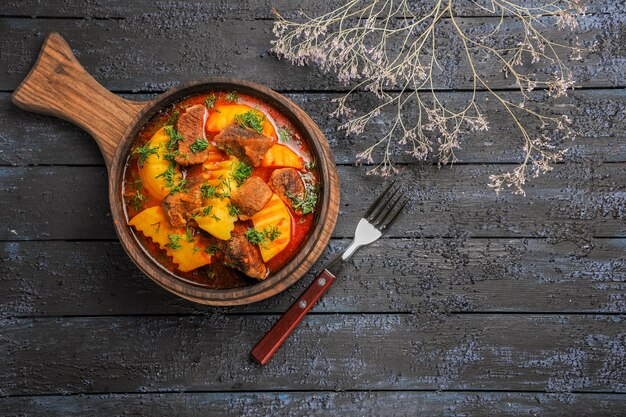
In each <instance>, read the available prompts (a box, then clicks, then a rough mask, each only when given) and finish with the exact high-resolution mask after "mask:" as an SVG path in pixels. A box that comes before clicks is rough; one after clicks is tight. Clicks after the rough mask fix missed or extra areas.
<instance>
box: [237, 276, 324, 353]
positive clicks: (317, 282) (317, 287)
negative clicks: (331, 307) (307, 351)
mask: <svg viewBox="0 0 626 417" xmlns="http://www.w3.org/2000/svg"><path fill="white" fill-rule="evenodd" d="M333 281H335V276H334V275H333V274H331V273H330V272H328V270H327V269H323V270H322V272H320V273H319V275H318V276H316V277H315V279H314V280H313V282H311V284H310V285H309V286H308V288H307V289H306V290H305V291H304V292H303V293H302V294H301V295H300V296H299V297H298V298H296V300H295V301H294V302H293V304H292V305H291V307H289V308H288V309H287V311H285V312H284V313H283V315H282V316H281V317H280V318H279V319H278V320H277V321H276V323H274V325H272V328H271V329H270V330H269V331H268V332H267V333H266V334H265V336H263V338H262V339H261V340H260V341H259V342H258V343H257V344H256V346H255V347H254V348H253V349H252V352H251V353H250V356H252V358H253V359H254V360H256V361H257V362H258V363H260V364H261V365H266V364H267V363H268V362H269V361H270V359H272V356H274V353H276V351H277V350H278V349H279V348H280V346H281V345H282V344H283V343H284V342H285V340H287V338H288V337H289V335H290V334H291V333H292V332H293V331H294V330H295V328H296V327H297V326H298V324H300V322H301V321H302V319H303V318H304V316H305V315H306V314H307V313H308V312H309V311H311V309H312V308H313V307H314V306H315V304H316V303H317V301H318V300H319V299H320V298H321V297H322V296H323V295H324V294H325V293H326V291H328V288H330V286H331V284H332V283H333Z"/></svg>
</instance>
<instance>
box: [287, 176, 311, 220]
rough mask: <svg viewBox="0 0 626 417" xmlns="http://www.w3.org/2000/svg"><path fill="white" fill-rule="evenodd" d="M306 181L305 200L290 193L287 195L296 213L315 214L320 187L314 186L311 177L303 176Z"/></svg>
mask: <svg viewBox="0 0 626 417" xmlns="http://www.w3.org/2000/svg"><path fill="white" fill-rule="evenodd" d="M302 180H303V181H304V185H305V187H304V198H300V197H298V196H296V195H293V194H291V193H289V192H287V193H286V195H287V197H289V199H290V200H291V205H292V207H293V209H294V210H295V211H299V212H300V213H302V214H309V213H313V211H314V210H315V206H317V194H318V187H317V185H316V184H313V182H312V180H311V177H310V175H306V176H305V175H302Z"/></svg>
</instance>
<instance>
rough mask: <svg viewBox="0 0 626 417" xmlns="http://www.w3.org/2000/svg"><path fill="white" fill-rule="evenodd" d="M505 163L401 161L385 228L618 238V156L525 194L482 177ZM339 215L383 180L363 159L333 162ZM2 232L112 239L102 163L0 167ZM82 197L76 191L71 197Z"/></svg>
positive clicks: (401, 232)
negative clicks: (401, 195)
mask: <svg viewBox="0 0 626 417" xmlns="http://www.w3.org/2000/svg"><path fill="white" fill-rule="evenodd" d="M512 167H513V166H510V165H485V166H474V165H454V166H452V167H448V168H444V169H438V168H437V167H436V166H433V165H406V166H402V167H400V173H399V174H398V179H399V180H400V181H402V182H404V183H405V184H406V186H407V194H408V195H409V196H410V198H411V203H410V204H409V205H408V206H407V209H406V211H405V215H403V216H401V217H400V218H399V219H398V221H397V223H396V224H395V225H394V227H392V228H391V229H390V230H389V233H388V236H393V237H432V236H457V235H458V234H459V233H462V234H465V235H467V236H474V237H550V238H552V239H556V240H568V239H572V238H577V239H578V238H584V237H585V236H589V237H624V236H626V223H625V220H624V215H625V212H624V211H625V209H626V193H625V190H626V183H625V182H624V173H625V172H626V165H624V164H621V163H620V164H597V163H595V162H585V163H580V164H564V165H557V166H555V168H554V170H553V171H552V172H551V173H549V174H547V175H544V176H541V177H539V178H536V179H533V181H532V182H530V183H529V184H528V185H527V187H526V193H527V195H526V197H523V196H518V195H512V194H503V195H500V196H498V195H496V194H495V193H494V192H493V191H492V190H491V189H489V188H488V187H487V186H486V184H487V183H488V181H489V175H491V174H496V173H501V172H506V171H507V170H510V169H512ZM338 171H339V178H340V183H341V192H342V201H341V206H340V216H341V221H340V222H339V223H338V225H337V227H336V229H335V233H334V237H352V235H353V232H354V227H355V225H356V223H357V221H358V219H359V218H360V217H361V215H362V214H363V213H364V212H365V209H366V208H367V207H368V206H369V204H370V203H371V202H372V201H373V200H374V198H375V196H376V195H377V192H378V191H379V190H382V188H381V187H382V186H383V184H384V183H385V179H384V178H381V177H377V176H367V175H364V173H365V171H366V169H365V167H352V166H340V167H339V170H338ZM0 191H2V192H3V194H4V198H3V199H2V200H0V224H2V225H4V227H3V228H2V230H0V239H2V240H33V239H34V240H37V239H57V240H58V239H62V240H67V239H114V238H115V237H116V236H115V232H114V231H113V226H112V222H111V219H110V212H109V205H108V201H107V198H108V195H107V178H106V169H105V168H103V167H29V168H0ZM77 196H80V198H77Z"/></svg>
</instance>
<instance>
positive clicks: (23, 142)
mask: <svg viewBox="0 0 626 417" xmlns="http://www.w3.org/2000/svg"><path fill="white" fill-rule="evenodd" d="M340 3H342V2H341V1H340V0H328V1H317V0H302V1H297V2H294V1H290V0H259V1H251V0H232V1H218V2H207V1H200V0H176V1H171V0H155V1H148V0H137V1H127V0H124V1H122V0H111V1H107V2H102V1H99V0H86V1H79V0H67V1H63V2H55V1H39V0H20V1H17V0H7V1H5V2H3V5H2V7H0V33H1V34H2V36H0V52H1V54H0V358H1V359H0V415H2V416H5V415H6V416H16V417H17V416H20V417H24V416H57V415H63V416H84V415H90V416H91V415H93V416H107V417H108V416H118V415H120V416H121V415H127V416H128V415H137V416H139V415H151V416H166V415H167V416H172V415H191V416H195V415H197V416H200V415H202V416H220V417H221V416H230V415H232V416H257V415H286V416H301V415H307V416H309V415H310V416H326V415H328V416H363V415H372V416H378V415H380V416H408V415H411V416H413V415H426V416H431V415H433V416H434V415H442V416H498V417H499V416H519V415H531V416H562V415H568V416H592V417H596V416H599V417H602V416H623V415H625V414H626V383H625V381H626V351H625V350H624V346H626V332H625V330H624V329H625V327H624V320H625V319H626V316H624V313H626V257H625V254H626V220H625V209H626V164H624V162H626V136H625V133H624V132H626V118H625V117H624V115H625V114H626V65H624V63H625V62H626V29H625V25H626V9H624V7H623V4H621V2H606V1H601V0H588V1H586V2H585V3H586V5H587V6H588V8H589V15H588V16H586V17H584V18H582V19H581V20H580V22H581V27H580V29H579V30H578V31H577V33H575V34H572V33H571V32H569V31H563V30H559V29H558V28H557V27H556V26H555V25H554V24H553V21H551V20H545V22H546V23H547V25H548V26H547V27H546V28H544V29H543V33H544V35H546V37H548V38H551V39H552V40H556V41H561V42H566V43H568V42H570V41H573V40H574V39H575V37H576V36H578V37H579V39H580V40H581V41H583V42H589V43H591V42H596V44H597V46H596V49H595V51H593V52H590V53H588V54H586V55H585V56H584V59H583V60H582V61H579V62H574V63H572V68H573V70H574V75H575V78H576V81H577V84H576V86H577V87H579V89H577V90H576V91H574V92H572V93H571V94H570V95H569V96H568V97H564V98H559V99H557V100H544V99H538V100H537V101H536V102H534V103H529V104H528V106H529V107H532V108H534V109H538V110H540V111H541V112H542V113H546V114H567V115H569V116H570V117H571V118H572V120H573V122H574V123H573V127H574V129H575V130H577V131H578V133H579V139H578V140H577V141H575V142H571V143H563V144H559V146H562V147H567V148H569V149H570V151H569V154H568V156H567V158H566V161H565V162H564V163H562V164H558V165H557V166H555V169H554V171H552V172H551V173H548V174H547V175H545V176H542V177H540V178H537V179H533V180H532V181H531V182H529V183H528V185H527V186H526V192H527V196H526V197H521V196H513V195H510V194H505V195H501V196H497V195H495V194H494V193H493V192H492V191H491V190H490V189H488V188H487V187H486V183H487V182H488V177H489V175H491V174H496V173H501V172H505V171H508V170H511V169H513V168H514V167H515V165H514V164H516V163H518V162H519V160H520V158H521V154H520V150H519V142H518V140H517V133H516V132H515V130H514V129H513V126H512V125H511V123H510V122H509V121H508V120H507V118H506V117H505V115H504V114H503V113H502V112H501V111H500V110H499V108H498V107H497V106H496V105H495V103H494V101H493V100H489V99H488V96H487V94H486V93H485V92H481V93H479V95H478V102H479V103H481V104H482V106H483V107H482V108H483V109H484V111H485V113H486V114H488V115H489V116H490V127H491V129H490V130H489V131H488V132H481V133H474V134H471V135H465V136H466V137H464V138H463V143H462V145H463V148H462V149H461V150H459V151H458V153H457V156H458V157H459V158H460V159H461V163H459V164H457V165H454V166H452V167H444V168H442V169H439V168H438V167H437V166H436V165H435V160H434V159H432V158H431V159H429V160H428V161H426V162H425V163H416V162H415V161H414V160H412V159H411V157H410V156H408V155H406V154H405V153H404V151H403V150H402V149H397V150H396V156H397V158H396V159H395V160H396V161H397V162H399V163H401V165H400V174H399V179H400V180H402V181H404V182H405V183H406V184H407V187H408V188H409V194H410V196H411V204H410V207H409V208H408V210H407V212H406V214H405V215H404V216H403V217H401V219H400V221H399V223H398V224H397V225H396V226H395V227H394V228H393V229H392V230H391V231H390V234H389V238H386V239H382V240H380V241H378V242H376V243H375V244H374V245H372V247H369V248H365V249H363V250H362V251H360V252H359V253H357V254H356V256H355V257H354V258H353V259H352V260H351V262H350V265H349V266H348V267H347V269H346V270H345V273H344V275H343V276H341V277H340V278H339V279H338V280H337V281H336V282H335V284H334V285H333V286H332V287H331V289H330V291H329V292H328V294H327V295H326V296H325V297H324V298H323V299H322V300H321V302H320V304H319V305H317V306H316V307H315V308H314V310H313V311H312V314H311V315H309V316H307V317H306V318H305V321H304V322H303V325H302V326H301V327H299V328H298V329H297V330H296V332H295V333H294V334H293V336H292V337H291V338H290V339H289V340H288V341H287V342H286V344H285V345H284V346H283V347H282V348H281V350H279V352H278V353H277V355H276V356H275V357H274V359H273V360H272V361H271V362H270V364H269V365H268V366H267V367H260V366H258V365H256V364H255V363H254V362H253V361H252V360H250V358H249V352H250V349H251V348H252V347H253V346H254V345H255V344H256V342H257V341H258V340H259V339H260V337H261V336H262V335H263V334H264V333H265V332H266V331H267V330H268V329H269V328H270V327H271V325H272V324H273V323H274V321H275V320H276V319H277V318H278V315H279V314H280V313H282V312H283V311H284V310H285V309H286V308H287V307H288V306H289V305H290V304H291V303H292V302H293V300H294V299H295V298H296V297H297V296H298V295H299V294H300V293H301V292H302V291H303V290H304V288H305V287H306V286H307V284H308V283H309V281H310V280H311V279H312V278H313V276H314V275H313V274H314V273H315V272H317V271H318V270H319V268H320V267H321V266H322V265H323V264H324V263H325V262H327V261H328V260H329V259H330V258H331V256H332V255H333V254H334V253H336V252H337V251H338V250H339V249H340V248H342V247H345V245H346V244H347V243H348V241H347V239H346V238H347V237H350V236H351V235H352V232H353V227H354V224H355V223H356V221H357V219H358V217H359V216H360V214H361V213H362V212H363V210H364V208H365V207H367V206H368V205H369V203H370V202H371V201H372V200H373V199H374V197H375V195H376V194H377V191H378V190H380V189H381V187H382V185H383V184H384V183H386V182H387V180H386V179H382V178H378V177H371V176H366V175H365V171H366V169H367V167H361V166H352V165H353V164H354V162H355V161H354V155H355V154H356V153H357V152H358V151H359V150H361V149H363V148H365V147H367V146H369V145H371V144H373V143H374V142H375V141H376V140H377V139H378V138H379V137H380V136H381V135H382V133H383V132H384V130H385V128H386V124H387V123H388V122H389V121H390V117H391V114H390V113H389V112H383V113H382V114H381V116H380V117H379V120H378V123H377V124H374V125H372V126H370V128H369V129H368V131H367V133H366V134H365V135H363V137H362V138H359V139H353V138H345V137H344V135H343V133H342V132H339V131H338V130H337V128H338V125H339V124H340V120H337V119H335V118H332V117H330V116H328V114H329V113H330V112H331V111H332V110H333V109H334V106H333V104H332V103H331V100H332V99H333V98H336V97H338V96H339V95H340V93H341V92H342V91H346V86H344V85H342V84H340V83H339V82H337V80H335V79H334V77H333V76H332V75H327V74H322V73H320V72H319V71H318V70H317V69H315V68H311V67H304V68H303V67H294V66H292V65H291V64H289V63H288V62H285V61H279V60H277V59H276V58H275V57H274V56H272V55H271V54H270V53H269V48H270V41H271V40H272V39H273V38H274V36H273V34H272V33H271V28H272V25H273V21H272V18H273V16H272V14H271V9H272V7H276V8H277V9H279V10H280V11H281V12H282V13H284V14H285V15H286V16H289V17H296V16H298V13H299V10H300V9H302V10H303V11H304V12H305V13H308V14H311V15H319V14H321V13H324V12H328V11H330V10H332V9H333V8H335V7H336V6H337V5H338V4H340ZM538 3H545V2H543V1H539V0H528V1H527V2H525V4H527V5H536V4H538ZM427 6H428V4H427V3H420V2H416V3H415V4H414V7H416V8H417V9H418V10H420V8H423V7H427ZM455 10H456V11H457V12H458V13H459V15H461V16H466V17H465V18H462V19H461V21H462V24H463V27H464V28H467V30H468V31H469V32H471V33H472V35H476V36H478V35H480V34H483V33H488V32H489V31H490V30H491V29H493V27H494V25H495V24H497V22H498V19H497V18H493V17H484V15H485V12H484V11H481V10H480V9H479V8H477V7H476V6H473V5H472V2H467V1H462V2H459V4H458V6H457V7H456V9H455ZM31 17H40V18H31ZM398 21H400V19H398ZM450 30H451V28H450V25H446V24H444V27H443V28H442V31H441V33H440V36H441V43H440V48H441V50H442V51H444V52H445V54H444V55H445V57H443V59H442V63H443V64H444V67H445V68H446V69H447V71H446V72H445V73H439V74H437V75H436V87H437V88H439V89H441V90H449V91H443V92H442V93H441V97H442V98H443V100H444V101H445V102H446V103H448V104H449V105H451V106H453V107H454V106H461V105H463V104H464V103H466V102H467V100H468V97H469V93H468V92H467V91H464V90H465V89H468V88H470V87H471V78H470V77H469V76H468V74H469V68H468V62H467V59H466V58H464V57H463V53H462V52H463V51H462V47H461V45H460V44H459V43H458V42H457V43H455V42H453V41H451V40H450V39H449V35H450ZM51 31H58V32H61V34H62V35H63V36H65V37H66V39H67V40H68V42H69V44H70V46H71V47H72V48H73V50H74V51H75V53H76V55H77V58H78V59H79V60H80V62H81V63H82V64H84V66H85V68H86V69H87V70H88V71H89V72H90V73H92V74H93V75H94V76H95V78H96V79H97V80H98V81H100V82H101V83H103V85H104V86H105V87H107V88H109V89H112V90H114V91H116V92H118V93H120V94H122V95H123V96H124V97H126V98H129V99H133V100H141V99H148V98H150V97H153V96H154V94H156V93H159V92H162V91H164V90H166V89H168V88H170V87H171V86H174V85H177V84H178V83H180V82H185V81H192V80H196V79H198V78H202V77H207V76H212V75H232V76H236V77H238V78H243V79H249V80H252V81H257V82H260V83H262V84H265V85H267V86H269V87H271V88H274V89H276V90H278V91H281V92H283V93H285V94H286V95H287V96H288V97H289V98H291V99H292V100H294V101H295V102H296V103H298V104H299V105H300V106H301V107H302V108H303V109H304V110H305V111H306V112H307V113H309V114H310V115H311V116H312V117H313V119H314V120H315V121H316V122H317V123H318V124H319V125H320V127H321V128H322V130H323V131H324V133H325V135H326V136H327V137H328V139H329V142H330V144H331V146H332V148H333V152H334V155H335V162H336V163H337V164H339V165H340V167H339V175H340V180H341V188H342V203H341V212H340V222H339V225H338V227H337V228H336V230H335V233H334V238H333V239H332V240H331V244H330V246H329V248H328V249H327V250H326V252H325V254H324V255H323V256H322V258H321V259H320V261H318V263H317V265H316V266H315V267H314V268H313V269H312V271H311V272H310V273H309V274H308V275H307V276H306V277H305V278H304V279H302V280H301V281H300V282H298V283H297V284H296V285H294V286H293V287H292V288H290V289H288V290H287V291H285V292H284V293H282V294H279V295H278V296H276V297H273V298H271V299H269V300H265V301H263V302H260V303H256V304H252V305H249V306H241V307H234V308H210V307H205V306H201V305H197V304H193V303H190V302H187V301H185V300H182V299H180V298H177V297H175V296H173V295H172V294H170V293H168V292H166V291H165V290H163V289H161V288H160V287H158V286H157V285H156V284H154V283H152V282H151V281H150V280H149V279H148V278H147V277H145V276H144V275H143V274H142V273H141V272H140V271H139V270H138V269H137V268H136V267H135V266H134V265H133V264H132V262H131V261H130V260H129V258H128V257H127V256H126V255H125V253H124V251H123V249H122V248H121V246H120V244H119V242H118V241H117V239H116V236H115V233H114V231H113V228H112V225H111V219H110V215H109V208H108V201H107V190H106V182H107V177H106V168H105V167H104V165H103V160H102V157H101V155H100V154H99V151H98V149H97V146H96V145H95V143H93V140H92V139H91V138H89V136H88V135H87V134H85V133H83V132H81V131H80V130H79V129H78V128H76V127H74V126H71V125H69V124H68V123H67V122H63V121H60V120H56V119H53V118H50V117H45V116H39V115H34V114H30V113H26V112H23V111H22V110H19V109H17V108H15V107H14V106H13V105H12V104H11V103H10V94H11V92H12V91H13V90H14V89H15V88H16V86H17V85H18V83H19V82H20V81H21V80H22V79H23V78H24V77H25V75H26V73H27V72H28V69H29V68H30V67H31V66H32V64H33V63H34V61H35V58H36V56H37V53H38V51H39V48H40V47H41V44H42V41H43V39H44V37H45V36H46V34H47V33H48V32H51ZM520 34H521V32H520V26H519V24H517V23H515V22H514V21H513V20H512V19H509V18H507V19H505V20H504V24H503V32H502V38H501V41H502V44H500V45H503V44H504V42H506V43H509V44H510V43H511V42H513V43H515V41H516V39H517V38H518V37H519V35H520ZM476 58H477V64H478V68H479V71H486V72H488V73H492V74H491V76H490V77H489V78H488V81H489V82H490V84H491V85H492V86H493V87H494V88H496V89H498V90H503V91H501V94H502V95H503V96H506V97H507V98H513V97H514V93H513V92H510V91H504V90H507V89H510V88H511V87H513V84H512V80H511V79H506V78H504V77H503V75H502V74H501V73H499V72H497V71H491V67H492V66H493V63H492V62H489V61H485V60H483V59H482V57H479V56H476ZM526 69H527V70H528V71H531V72H535V73H536V74H537V75H538V76H539V77H544V76H546V75H547V74H548V73H549V72H550V71H551V68H550V67H549V66H548V65H546V64H545V63H541V62H540V63H539V64H535V65H528V66H527V67H526ZM356 99H357V100H358V101H359V102H360V106H362V108H367V107H368V106H370V105H371V104H373V103H374V101H373V99H372V97H371V96H370V95H368V94H361V95H357V96H356ZM523 121H524V122H525V123H528V124H529V125H532V124H533V122H532V121H531V120H529V119H527V118H524V119H523ZM375 159H376V161H379V160H380V155H376V156H375Z"/></svg>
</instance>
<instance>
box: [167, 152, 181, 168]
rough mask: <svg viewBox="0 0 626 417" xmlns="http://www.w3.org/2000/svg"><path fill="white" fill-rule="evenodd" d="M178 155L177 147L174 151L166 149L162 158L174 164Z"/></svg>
mask: <svg viewBox="0 0 626 417" xmlns="http://www.w3.org/2000/svg"><path fill="white" fill-rule="evenodd" d="M178 155H180V152H179V151H178V149H176V150H174V151H167V152H166V153H165V154H164V155H163V158H164V159H165V160H167V161H170V164H172V165H176V157H177V156H178Z"/></svg>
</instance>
